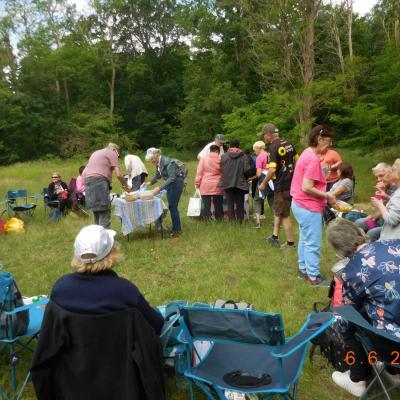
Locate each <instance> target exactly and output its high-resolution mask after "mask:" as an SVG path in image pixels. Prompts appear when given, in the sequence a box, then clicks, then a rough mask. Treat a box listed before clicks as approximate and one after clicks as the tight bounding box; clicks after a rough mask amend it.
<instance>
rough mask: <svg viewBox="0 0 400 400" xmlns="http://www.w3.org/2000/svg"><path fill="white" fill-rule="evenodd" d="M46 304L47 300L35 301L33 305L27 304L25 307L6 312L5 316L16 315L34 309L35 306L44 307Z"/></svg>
mask: <svg viewBox="0 0 400 400" xmlns="http://www.w3.org/2000/svg"><path fill="white" fill-rule="evenodd" d="M48 302H49V299H43V300H39V301H35V302H34V303H31V304H27V305H25V306H20V307H15V308H14V309H12V310H11V311H7V312H6V315H13V314H17V313H19V312H21V311H24V310H30V309H31V308H36V307H37V306H45V305H46V304H47V303H48Z"/></svg>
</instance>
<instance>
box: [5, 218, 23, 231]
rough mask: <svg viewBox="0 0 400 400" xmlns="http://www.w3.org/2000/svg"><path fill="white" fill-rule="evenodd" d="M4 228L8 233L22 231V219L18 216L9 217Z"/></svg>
mask: <svg viewBox="0 0 400 400" xmlns="http://www.w3.org/2000/svg"><path fill="white" fill-rule="evenodd" d="M4 230H5V231H6V232H8V233H24V232H25V229H24V221H22V220H20V219H18V218H10V219H9V220H8V221H7V222H6V223H5V225H4Z"/></svg>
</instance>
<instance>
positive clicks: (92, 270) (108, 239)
mask: <svg viewBox="0 0 400 400" xmlns="http://www.w3.org/2000/svg"><path fill="white" fill-rule="evenodd" d="M115 233H116V232H115V231H113V230H111V229H104V228H103V227H102V226H100V225H89V226H86V227H84V228H83V229H82V230H81V231H80V232H79V234H78V236H77V237H76V239H75V244H74V258H73V259H72V262H71V265H72V266H73V267H74V268H75V269H76V272H73V273H71V274H67V275H64V276H63V277H61V278H60V279H59V280H58V281H57V282H56V283H55V285H54V287H53V289H52V292H51V295H50V299H51V300H52V301H54V302H55V303H57V304H58V305H59V306H60V307H62V308H64V309H66V310H68V311H72V312H78V313H89V314H105V313H107V312H110V311H116V310H123V309H125V308H131V307H135V308H137V309H138V310H140V311H141V312H142V314H143V316H144V317H145V319H146V320H147V322H149V324H150V325H151V326H153V328H154V330H155V331H156V332H157V333H160V331H161V328H162V326H163V323H164V320H163V317H162V316H161V314H160V313H159V312H158V311H156V310H155V309H153V308H152V307H151V306H150V305H149V304H148V302H147V301H146V299H145V298H144V297H143V295H142V294H141V293H140V291H139V289H138V288H137V287H136V286H135V285H134V284H133V283H131V282H130V281H128V280H127V279H124V278H121V277H119V276H118V275H117V274H116V273H115V272H114V271H113V270H112V269H113V268H114V266H115V265H117V264H118V263H119V262H120V261H121V260H122V258H123V255H122V254H121V252H120V250H119V247H118V246H116V245H115V243H114V236H115Z"/></svg>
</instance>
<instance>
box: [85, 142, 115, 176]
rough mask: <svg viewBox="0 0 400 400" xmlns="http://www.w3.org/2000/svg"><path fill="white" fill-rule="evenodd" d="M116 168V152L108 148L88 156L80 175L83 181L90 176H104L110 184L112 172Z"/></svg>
mask: <svg viewBox="0 0 400 400" xmlns="http://www.w3.org/2000/svg"><path fill="white" fill-rule="evenodd" d="M118 166H119V163H118V155H117V152H116V151H114V150H112V149H108V148H106V149H101V150H97V151H95V152H94V153H93V154H92V155H91V156H90V158H89V161H88V164H87V166H86V168H85V170H84V171H83V174H82V175H83V176H84V178H85V179H86V178H89V177H91V176H104V177H105V178H107V179H108V180H109V181H110V182H111V179H112V171H113V169H114V168H115V167H118Z"/></svg>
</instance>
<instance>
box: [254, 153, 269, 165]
mask: <svg viewBox="0 0 400 400" xmlns="http://www.w3.org/2000/svg"><path fill="white" fill-rule="evenodd" d="M267 164H268V153H267V152H266V151H262V152H261V153H260V154H259V155H258V156H257V158H256V168H261V169H266V168H267Z"/></svg>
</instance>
